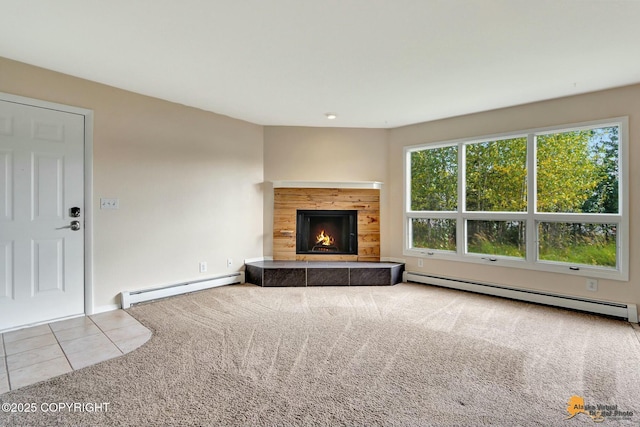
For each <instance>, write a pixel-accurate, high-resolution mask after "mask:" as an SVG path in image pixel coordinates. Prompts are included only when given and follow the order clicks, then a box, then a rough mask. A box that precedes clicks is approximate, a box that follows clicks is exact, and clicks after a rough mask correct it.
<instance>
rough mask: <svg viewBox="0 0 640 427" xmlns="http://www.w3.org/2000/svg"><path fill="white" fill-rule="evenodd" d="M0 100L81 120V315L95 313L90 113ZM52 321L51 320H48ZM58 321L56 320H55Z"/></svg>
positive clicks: (13, 98)
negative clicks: (82, 189) (82, 264)
mask: <svg viewBox="0 0 640 427" xmlns="http://www.w3.org/2000/svg"><path fill="white" fill-rule="evenodd" d="M0 100H2V101H8V102H13V103H16V104H22V105H26V106H31V107H39V108H46V109H49V110H56V111H61V112H63V113H72V114H78V115H80V116H83V117H84V210H85V212H84V314H85V315H87V316H88V315H91V314H94V311H95V306H94V303H93V110H89V109H87V108H80V107H73V106H70V105H64V104H58V103H55V102H49V101H43V100H40V99H35V98H27V97H24V96H19V95H13V94H10V93H5V92H0ZM51 320H54V319H51ZM56 320H57V319H56Z"/></svg>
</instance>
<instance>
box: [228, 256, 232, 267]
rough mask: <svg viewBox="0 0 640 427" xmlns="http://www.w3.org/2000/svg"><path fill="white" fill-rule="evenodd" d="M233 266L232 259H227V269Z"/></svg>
mask: <svg viewBox="0 0 640 427" xmlns="http://www.w3.org/2000/svg"><path fill="white" fill-rule="evenodd" d="M232 265H233V260H232V259H231V258H227V268H231V266H232Z"/></svg>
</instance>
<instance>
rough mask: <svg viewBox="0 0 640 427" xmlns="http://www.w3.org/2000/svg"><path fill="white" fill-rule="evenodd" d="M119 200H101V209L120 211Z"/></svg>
mask: <svg viewBox="0 0 640 427" xmlns="http://www.w3.org/2000/svg"><path fill="white" fill-rule="evenodd" d="M119 208H120V200H119V199H103V198H100V209H119Z"/></svg>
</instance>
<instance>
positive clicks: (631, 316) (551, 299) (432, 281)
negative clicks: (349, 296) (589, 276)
mask: <svg viewBox="0 0 640 427" xmlns="http://www.w3.org/2000/svg"><path fill="white" fill-rule="evenodd" d="M403 280H404V281H405V282H416V283H424V284H427V285H435V286H443V287H445V288H452V289H460V290H463V291H470V292H476V293H481V294H487V295H493V296H498V297H503V298H510V299H516V300H521V301H527V302H534V303H538V304H545V305H552V306H556V307H563V308H570V309H573V310H580V311H587V312H591V313H598V314H605V315H608V316H614V317H621V318H625V319H627V320H628V321H629V322H633V323H638V309H637V307H636V305H635V304H620V303H615V302H608V301H597V300H591V299H586V298H578V297H570V296H566V295H559V294H549V293H544V292H538V291H529V290H523V289H515V288H508V287H504V286H498V285H492V284H487V283H479V282H471V281H466V280H460V279H452V278H448V277H438V276H432V275H428V274H421V273H412V272H408V271H405V272H404V276H403Z"/></svg>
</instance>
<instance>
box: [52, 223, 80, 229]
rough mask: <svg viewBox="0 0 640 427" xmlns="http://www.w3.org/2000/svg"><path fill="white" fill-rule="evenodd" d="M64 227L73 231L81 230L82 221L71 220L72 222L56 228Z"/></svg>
mask: <svg viewBox="0 0 640 427" xmlns="http://www.w3.org/2000/svg"><path fill="white" fill-rule="evenodd" d="M63 228H70V229H71V231H78V230H80V221H71V224H69V225H65V226H64V227H60V228H57V229H56V230H62V229H63Z"/></svg>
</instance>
